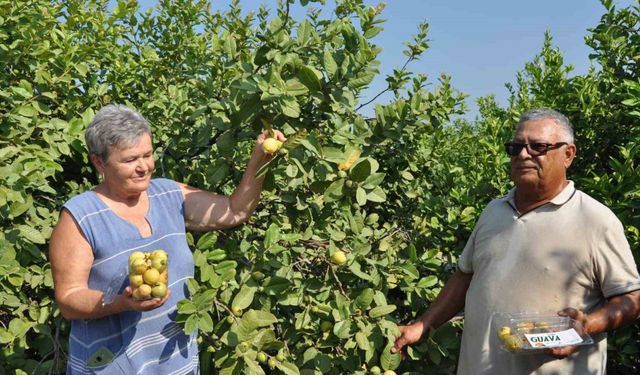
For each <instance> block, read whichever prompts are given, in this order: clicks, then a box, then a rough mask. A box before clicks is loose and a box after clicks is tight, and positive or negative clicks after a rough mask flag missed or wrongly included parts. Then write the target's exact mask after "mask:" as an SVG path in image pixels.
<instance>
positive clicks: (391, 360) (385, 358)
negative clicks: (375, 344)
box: [380, 341, 401, 370]
mask: <svg viewBox="0 0 640 375" xmlns="http://www.w3.org/2000/svg"><path fill="white" fill-rule="evenodd" d="M392 347H393V341H389V343H387V346H385V348H384V349H382V353H381V354H380V366H382V369H383V370H395V369H397V368H398V366H400V360H401V357H400V353H391V348H392Z"/></svg>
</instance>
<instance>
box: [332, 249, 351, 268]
mask: <svg viewBox="0 0 640 375" xmlns="http://www.w3.org/2000/svg"><path fill="white" fill-rule="evenodd" d="M346 262H347V254H345V252H344V251H342V250H338V251H336V252H335V253H333V255H331V263H333V264H335V265H336V266H341V265H343V264H345V263H346Z"/></svg>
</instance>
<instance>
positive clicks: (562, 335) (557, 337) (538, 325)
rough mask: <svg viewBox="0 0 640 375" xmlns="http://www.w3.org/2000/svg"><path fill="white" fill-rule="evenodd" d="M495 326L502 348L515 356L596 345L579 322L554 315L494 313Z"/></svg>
mask: <svg viewBox="0 0 640 375" xmlns="http://www.w3.org/2000/svg"><path fill="white" fill-rule="evenodd" d="M492 326H493V327H492V329H493V334H495V335H496V336H497V337H498V341H499V342H500V348H501V349H504V350H507V351H509V352H512V353H516V354H528V353H529V354H533V353H538V352H540V351H543V350H545V349H549V348H558V347H562V346H571V345H590V344H593V339H592V338H591V336H589V334H587V333H586V332H584V329H583V327H582V325H581V324H580V322H578V321H576V320H573V319H571V318H569V317H565V316H558V315H557V314H554V313H511V314H508V313H495V314H494V316H493V324H492Z"/></svg>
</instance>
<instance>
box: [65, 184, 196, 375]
mask: <svg viewBox="0 0 640 375" xmlns="http://www.w3.org/2000/svg"><path fill="white" fill-rule="evenodd" d="M147 193H148V196H149V210H148V212H147V215H146V218H147V221H148V222H149V225H150V226H151V232H152V234H151V236H150V237H145V238H143V237H141V236H140V233H139V231H138V229H137V227H136V226H135V225H133V224H131V223H129V222H127V221H125V220H124V219H122V218H121V217H119V216H118V215H116V214H115V212H113V211H112V210H111V209H110V208H109V207H108V206H107V205H106V204H105V203H104V202H103V201H102V200H100V198H98V196H97V195H96V194H95V193H94V192H93V191H87V192H84V193H82V194H79V195H77V196H75V197H73V198H72V199H70V200H69V201H68V202H67V203H65V204H64V208H66V209H67V210H68V211H69V212H70V213H71V215H72V216H73V218H74V219H75V221H76V223H77V224H78V226H79V227H80V230H81V231H82V233H83V234H84V236H85V238H86V239H87V241H88V242H89V244H90V245H91V248H92V250H93V256H94V262H93V265H92V267H91V272H90V274H89V288H91V289H95V290H100V291H107V290H108V288H109V285H110V284H111V285H112V286H113V284H114V282H113V280H114V279H115V280H116V281H117V283H116V288H115V289H117V290H116V292H117V293H118V294H120V293H122V292H123V290H124V288H125V287H126V286H127V285H128V282H129V280H128V271H127V268H128V257H129V254H131V253H132V252H134V251H153V250H155V249H164V250H165V251H166V252H167V253H168V254H169V269H168V273H169V282H168V284H169V288H170V289H171V296H170V298H169V300H168V301H167V302H166V303H165V304H164V305H162V306H160V307H159V308H157V309H155V310H151V311H145V312H138V311H126V312H123V313H120V314H115V315H111V316H107V317H104V318H101V319H94V320H73V321H72V322H71V335H70V338H69V358H68V363H67V374H70V375H75V374H101V375H102V374H109V375H111V374H127V375H131V374H138V375H142V374H153V375H159V374H167V375H168V374H171V375H182V374H197V373H198V346H197V342H196V338H197V333H194V334H192V335H190V336H189V335H186V334H185V333H184V331H183V330H182V327H181V326H180V325H178V324H177V323H176V322H175V318H176V315H177V306H176V305H177V303H178V301H180V300H182V299H184V298H186V297H187V296H188V290H187V286H186V281H187V279H188V278H190V277H193V273H194V264H193V254H192V253H191V250H190V249H189V246H188V245H187V240H186V235H185V222H184V205H183V201H184V197H183V195H182V191H181V190H180V187H179V186H178V184H176V183H175V182H174V181H171V180H168V179H164V178H157V179H152V180H151V183H150V185H149V189H148V191H147Z"/></svg>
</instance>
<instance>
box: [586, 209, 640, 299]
mask: <svg viewBox="0 0 640 375" xmlns="http://www.w3.org/2000/svg"><path fill="white" fill-rule="evenodd" d="M594 263H595V264H594V270H595V277H596V279H597V282H598V283H599V285H600V289H601V291H602V294H603V295H604V297H605V298H609V297H612V296H615V295H619V294H624V293H628V292H632V291H634V290H638V289H640V276H638V268H637V266H636V262H635V260H634V259H633V254H632V253H631V249H630V248H629V243H628V242H627V239H626V237H625V235H624V228H623V226H622V223H620V220H618V218H617V217H615V215H614V214H613V213H612V212H611V214H610V216H609V217H608V218H607V223H606V225H605V226H604V228H603V229H602V232H601V236H600V238H599V243H597V244H596V247H595V254H594Z"/></svg>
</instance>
